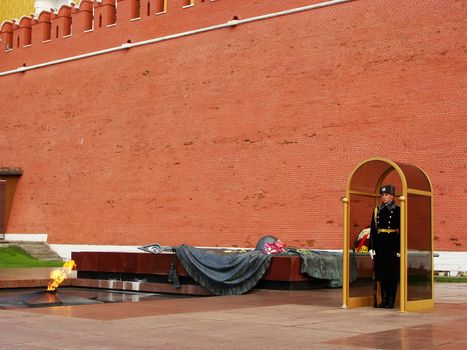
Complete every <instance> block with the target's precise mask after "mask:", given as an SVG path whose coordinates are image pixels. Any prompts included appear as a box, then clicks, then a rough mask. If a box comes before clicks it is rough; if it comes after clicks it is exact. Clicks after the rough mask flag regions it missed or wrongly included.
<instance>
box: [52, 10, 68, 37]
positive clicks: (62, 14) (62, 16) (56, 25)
mask: <svg viewBox="0 0 467 350" xmlns="http://www.w3.org/2000/svg"><path fill="white" fill-rule="evenodd" d="M71 9H72V7H71V6H68V5H63V6H62V7H60V9H59V10H58V13H55V12H52V17H51V22H52V24H51V26H52V36H51V39H52V40H57V39H61V38H63V37H64V36H68V35H70V34H71Z"/></svg>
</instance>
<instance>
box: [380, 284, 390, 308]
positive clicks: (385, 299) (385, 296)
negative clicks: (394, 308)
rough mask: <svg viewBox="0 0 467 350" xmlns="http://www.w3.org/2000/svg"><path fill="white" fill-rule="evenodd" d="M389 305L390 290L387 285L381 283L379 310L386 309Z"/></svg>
mask: <svg viewBox="0 0 467 350" xmlns="http://www.w3.org/2000/svg"><path fill="white" fill-rule="evenodd" d="M387 304H388V290H387V287H386V284H385V283H383V282H381V304H379V305H378V308H380V309H384V308H385V307H386V305H387Z"/></svg>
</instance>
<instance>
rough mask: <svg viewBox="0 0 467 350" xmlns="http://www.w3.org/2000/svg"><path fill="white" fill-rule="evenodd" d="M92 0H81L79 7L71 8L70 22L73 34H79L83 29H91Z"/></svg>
mask: <svg viewBox="0 0 467 350" xmlns="http://www.w3.org/2000/svg"><path fill="white" fill-rule="evenodd" d="M93 12H94V10H93V2H92V1H91V0H81V2H80V3H79V8H77V7H74V8H73V9H72V10H71V23H72V28H73V35H74V36H78V37H79V36H80V35H81V34H82V33H84V32H85V31H88V30H91V29H92V24H93Z"/></svg>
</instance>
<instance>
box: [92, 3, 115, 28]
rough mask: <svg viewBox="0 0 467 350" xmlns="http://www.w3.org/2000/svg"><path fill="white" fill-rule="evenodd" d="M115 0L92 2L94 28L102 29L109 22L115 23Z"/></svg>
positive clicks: (109, 23)
mask: <svg viewBox="0 0 467 350" xmlns="http://www.w3.org/2000/svg"><path fill="white" fill-rule="evenodd" d="M116 15H117V14H116V6H115V0H102V2H98V1H95V2H94V29H95V30H97V29H102V28H105V27H107V26H109V25H111V24H115V23H116V22H115V20H116Z"/></svg>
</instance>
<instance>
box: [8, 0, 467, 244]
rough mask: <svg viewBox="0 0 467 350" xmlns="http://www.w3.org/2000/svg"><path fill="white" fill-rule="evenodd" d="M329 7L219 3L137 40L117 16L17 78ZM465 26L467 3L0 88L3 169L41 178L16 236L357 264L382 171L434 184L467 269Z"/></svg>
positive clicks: (354, 14)
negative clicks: (348, 193) (329, 254)
mask: <svg viewBox="0 0 467 350" xmlns="http://www.w3.org/2000/svg"><path fill="white" fill-rule="evenodd" d="M316 2H318V1H296V2H295V1H294V2H290V1H277V2H271V1H266V0H264V1H254V2H253V1H242V2H239V1H235V2H233V1H230V0H225V1H224V0H219V1H217V2H213V3H207V2H204V3H198V5H199V7H197V6H196V4H195V6H194V7H193V8H192V10H193V12H192V13H191V15H190V14H188V12H181V11H190V9H184V10H177V11H178V12H176V11H174V13H173V14H172V15H171V14H170V13H167V15H163V16H166V17H165V19H163V20H162V19H161V17H160V16H153V17H151V18H150V17H146V18H142V19H141V20H140V21H132V22H131V24H132V26H133V27H132V28H133V30H132V31H131V32H129V33H125V32H124V31H123V29H122V27H123V26H124V24H120V25H121V27H119V24H118V18H119V16H118V13H117V25H115V26H112V27H109V28H101V29H99V30H96V32H93V33H73V35H72V37H69V38H65V39H61V38H60V39H58V40H56V41H55V42H54V41H53V40H52V42H50V43H45V44H37V45H42V46H41V47H40V48H39V49H37V45H36V48H34V45H32V46H31V47H29V48H24V49H22V48H20V49H17V50H16V51H15V50H13V51H11V52H9V53H7V54H5V53H1V54H0V68H1V71H4V70H7V69H12V68H13V67H18V66H21V65H22V63H21V62H23V61H22V60H23V59H24V58H26V61H27V62H26V64H27V65H31V64H36V63H39V62H43V61H47V60H50V59H57V58H60V57H66V56H71V55H74V54H77V53H82V52H85V51H93V50H97V49H101V48H103V47H112V46H116V45H120V44H121V43H123V42H126V40H127V38H131V40H132V42H135V41H138V40H142V39H146V38H150V37H155V36H158V35H165V34H167V33H170V32H172V33H176V32H181V31H184V30H187V29H189V28H196V27H202V26H205V25H212V24H219V23H223V22H225V21H226V20H229V19H231V18H233V16H238V17H239V18H240V19H243V18H247V17H250V16H253V15H258V14H262V13H268V12H273V11H276V10H280V9H285V8H292V7H296V6H301V5H303V4H309V3H316ZM208 6H210V7H209V8H208ZM216 6H217V7H216ZM195 11H198V12H195ZM201 11H205V12H201ZM197 13H203V14H204V16H203V17H200V16H198V15H196V14H197ZM206 13H208V14H209V15H206ZM195 15H196V16H195ZM170 16H172V17H170ZM464 18H465V8H464V6H463V1H454V0H453V1H438V0H436V1H434V0H433V1H426V0H424V1H421V0H420V1H411V2H407V1H399V0H398V1H391V2H389V1H384V0H372V1H366V0H358V1H353V2H350V3H346V4H343V5H338V6H332V7H326V8H322V9H319V10H312V11H307V12H303V13H299V14H294V15H289V16H282V17H277V18H274V19H269V20H264V21H258V22H253V23H249V24H244V25H240V26H237V27H235V28H229V29H222V30H217V31H212V32H208V33H204V34H199V35H194V36H190V37H185V38H181V39H176V40H171V41H166V42H161V43H157V44H152V45H147V46H142V47H138V48H133V49H130V50H127V51H119V52H115V53H110V54H106V55H101V56H97V57H93V58H86V59H82V60H78V61H74V62H69V63H64V64H59V65H54V66H50V67H46V68H41V69H36V70H31V71H27V72H25V73H18V74H13V75H7V76H3V77H0V91H1V95H0V102H1V115H0V124H1V125H2V128H1V131H0V159H1V163H2V164H0V166H10V167H22V168H23V171H24V173H23V175H22V177H21V179H20V182H19V183H18V187H17V191H16V196H15V200H14V203H13V208H12V212H11V217H10V220H9V225H8V229H7V230H8V232H10V233H29V232H30V233H39V232H41V233H42V232H46V233H48V234H49V242H50V243H70V244H72V243H75V244H79V243H82V244H124V245H127V244H131V245H133V244H134V245H138V244H148V243H152V242H158V243H161V244H180V243H187V244H192V245H204V246H216V245H218V246H241V247H245V246H254V245H255V244H256V241H257V240H258V238H259V237H260V236H262V235H265V234H275V235H276V236H278V237H279V238H281V239H282V240H283V241H284V242H286V243H287V244H288V245H292V246H300V247H311V246H313V247H315V248H335V249H339V248H341V246H342V226H343V225H342V222H343V215H342V213H343V206H342V203H341V201H340V198H341V197H342V196H344V195H345V189H346V184H347V180H348V176H349V175H350V173H351V172H352V170H353V169H354V167H355V166H356V165H357V164H358V163H360V162H361V161H362V160H364V159H366V158H369V157H373V156H381V157H386V158H389V159H393V160H396V161H401V162H406V163H413V164H415V165H417V166H419V167H420V168H422V169H423V170H425V171H426V172H427V173H428V175H429V176H430V178H431V180H432V183H433V187H434V193H435V196H434V210H435V226H434V233H435V236H436V240H435V249H438V250H458V251H465V247H466V245H467V233H466V232H465V230H463V228H464V227H465V226H466V225H467V220H466V215H465V211H464V210H462V208H463V205H464V202H465V200H464V198H465V193H466V191H467V190H466V187H465V151H466V141H465V134H466V126H467V125H466V124H467V122H466V121H465V117H466V115H465V114H466V113H465V110H466V103H465V98H464V97H465V96H464V95H465V94H464V89H465V84H464V81H465V51H464V47H463V42H464V38H465V37H464V35H463V28H465V25H464V24H463V21H464ZM156 21H160V22H156ZM162 21H165V22H162ZM156 23H163V24H161V25H160V26H155V24H156ZM127 28H128V27H127ZM97 32H99V33H97ZM109 33H112V35H109ZM86 35H89V37H87V36H86ZM89 38H92V40H91V39H89ZM33 41H34V38H33ZM47 45H49V46H48V47H46V46H47ZM28 50H29V51H28ZM8 54H11V55H10V56H8ZM370 219H371V212H370V213H368V220H370Z"/></svg>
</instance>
